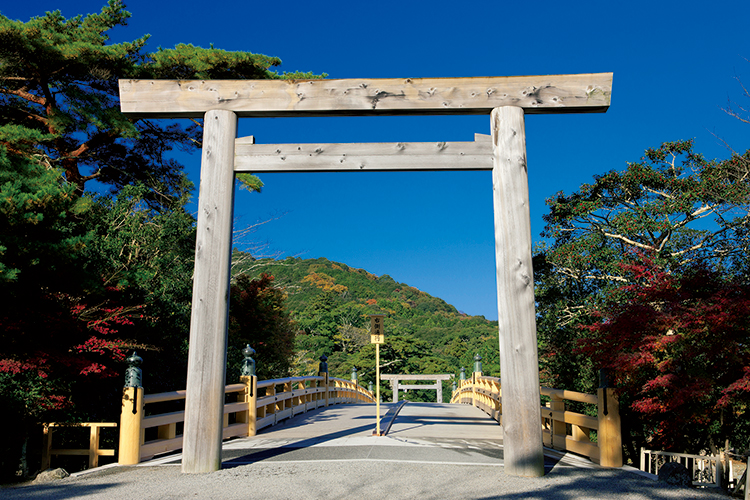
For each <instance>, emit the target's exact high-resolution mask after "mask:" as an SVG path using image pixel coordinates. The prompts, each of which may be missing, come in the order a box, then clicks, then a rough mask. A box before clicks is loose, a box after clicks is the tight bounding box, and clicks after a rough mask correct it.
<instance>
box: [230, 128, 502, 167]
mask: <svg viewBox="0 0 750 500" xmlns="http://www.w3.org/2000/svg"><path fill="white" fill-rule="evenodd" d="M235 144H236V145H235V159H234V170H235V172H253V173H257V172H351V171H367V172H382V171H389V170H390V171H394V170H398V171H417V170H422V171H434V170H492V142H490V141H486V142H485V141H480V142H416V143H415V142H394V143H365V144H361V143H360V144H357V143H350V144H254V138H252V137H248V138H241V139H237V141H236V143H235Z"/></svg>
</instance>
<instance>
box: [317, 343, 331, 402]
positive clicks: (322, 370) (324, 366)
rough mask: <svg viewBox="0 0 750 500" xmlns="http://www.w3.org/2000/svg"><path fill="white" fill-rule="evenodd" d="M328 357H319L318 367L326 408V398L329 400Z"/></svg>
mask: <svg viewBox="0 0 750 500" xmlns="http://www.w3.org/2000/svg"><path fill="white" fill-rule="evenodd" d="M327 361H328V357H327V356H326V355H325V354H324V355H322V356H321V357H320V364H319V365H318V376H319V377H323V386H324V387H325V390H324V391H323V394H324V395H325V396H324V399H325V406H328V404H329V403H328V398H329V394H328V391H329V388H328V362H327Z"/></svg>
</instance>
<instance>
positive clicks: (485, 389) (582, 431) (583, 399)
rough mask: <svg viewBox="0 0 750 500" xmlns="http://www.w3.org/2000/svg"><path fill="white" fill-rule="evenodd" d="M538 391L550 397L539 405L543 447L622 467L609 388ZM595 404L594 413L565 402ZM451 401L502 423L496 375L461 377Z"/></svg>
mask: <svg viewBox="0 0 750 500" xmlns="http://www.w3.org/2000/svg"><path fill="white" fill-rule="evenodd" d="M540 394H541V395H542V396H548V397H549V398H550V401H549V403H547V404H546V405H542V406H541V414H542V422H541V425H542V440H543V442H544V445H545V446H548V447H550V448H554V449H556V450H561V451H571V452H573V453H577V454H580V455H583V456H585V457H588V458H590V459H591V460H592V461H594V462H596V463H599V464H600V465H602V466H604V467H621V466H622V436H621V433H620V407H619V402H618V400H617V396H616V395H615V394H614V392H613V389H611V388H601V389H599V390H598V393H597V394H585V393H582V392H575V391H567V390H562V389H552V388H549V387H540ZM570 401H575V402H579V403H586V404H590V405H594V406H595V407H596V408H597V416H596V417H594V416H590V415H585V414H582V413H577V412H574V411H570V410H569V409H568V406H569V405H568V404H567V403H566V402H570ZM451 403H462V404H470V405H473V406H476V407H477V408H479V409H481V410H482V411H484V412H485V413H487V414H488V415H489V416H491V417H492V418H493V419H495V420H496V421H497V422H498V423H499V424H501V425H502V423H503V422H502V414H503V410H502V384H501V382H500V379H499V378H497V377H485V376H482V374H481V372H475V373H474V374H472V376H471V378H470V379H468V380H461V381H460V383H459V385H458V387H457V388H456V390H455V391H454V392H453V395H452V398H451Z"/></svg>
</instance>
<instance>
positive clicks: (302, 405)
mask: <svg viewBox="0 0 750 500" xmlns="http://www.w3.org/2000/svg"><path fill="white" fill-rule="evenodd" d="M225 393H226V394H236V395H237V396H236V401H233V402H229V403H226V404H225V405H224V429H223V438H224V439H229V438H232V437H243V436H254V435H255V433H256V432H257V431H259V430H260V429H263V428H264V427H268V426H270V425H274V424H276V423H277V422H279V421H281V420H284V419H286V418H290V417H293V416H294V415H297V414H299V413H304V412H306V411H308V410H312V409H315V408H319V407H322V406H328V405H332V404H343V403H360V402H373V403H374V402H375V397H374V395H373V394H372V392H370V391H368V390H367V389H365V388H363V387H361V386H359V385H357V383H356V382H352V381H349V380H344V379H339V378H331V379H329V378H328V374H323V375H321V376H310V377H288V378H280V379H273V380H263V381H258V380H257V377H255V376H243V377H241V383H239V384H232V385H228V386H226V388H225ZM185 396H186V391H184V390H180V391H173V392H163V393H159V394H144V391H143V388H142V387H138V388H136V387H126V388H125V389H124V390H123V398H122V405H123V407H122V415H121V419H120V450H119V460H118V462H119V463H120V464H121V465H132V464H137V463H139V462H141V461H143V460H148V459H149V458H152V457H154V456H155V455H158V454H160V453H167V452H171V451H175V450H179V449H181V448H182V427H183V425H184V419H185V411H184V410H178V411H171V412H165V413H158V412H156V411H154V410H152V411H146V409H147V408H148V407H149V406H150V407H151V408H154V405H155V404H156V403H165V402H170V401H181V400H184V399H185ZM147 413H149V414H148V415H146V414H147Z"/></svg>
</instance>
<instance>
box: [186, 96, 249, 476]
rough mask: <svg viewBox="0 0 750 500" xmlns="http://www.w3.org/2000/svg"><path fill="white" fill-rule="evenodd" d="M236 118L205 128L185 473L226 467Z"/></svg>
mask: <svg viewBox="0 0 750 500" xmlns="http://www.w3.org/2000/svg"><path fill="white" fill-rule="evenodd" d="M236 137H237V116H236V115H235V114H234V113H233V112H231V111H224V110H217V111H209V112H207V113H206V116H205V120H204V128H203V156H202V158H201V176H200V191H199V198H198V221H197V235H196V241H195V273H194V279H193V306H192V314H191V318H190V349H189V351H188V377H187V389H186V390H187V395H186V398H185V430H184V436H185V440H184V446H183V453H182V471H183V472H212V471H216V470H219V468H221V438H222V432H223V429H222V428H223V415H224V383H225V382H224V375H225V371H226V356H227V322H228V317H229V316H228V312H229V268H230V261H231V249H232V211H233V208H234V172H233V171H232V164H233V162H234V141H235V138H236Z"/></svg>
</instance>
